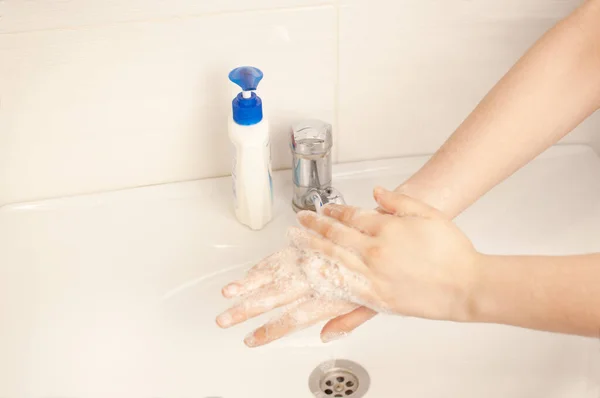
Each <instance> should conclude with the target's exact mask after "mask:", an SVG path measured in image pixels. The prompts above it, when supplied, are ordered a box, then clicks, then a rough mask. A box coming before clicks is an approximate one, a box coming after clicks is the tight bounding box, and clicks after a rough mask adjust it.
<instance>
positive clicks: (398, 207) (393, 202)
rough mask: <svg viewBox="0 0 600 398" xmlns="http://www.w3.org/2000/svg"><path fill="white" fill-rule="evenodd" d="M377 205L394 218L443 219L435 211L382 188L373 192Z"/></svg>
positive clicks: (423, 204) (416, 201) (408, 197)
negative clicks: (394, 216)
mask: <svg viewBox="0 0 600 398" xmlns="http://www.w3.org/2000/svg"><path fill="white" fill-rule="evenodd" d="M373 196H374V197H375V201H376V202H377V204H378V205H379V206H380V207H381V208H382V209H383V210H385V211H387V212H388V213H391V214H394V215H396V216H401V217H402V216H414V217H425V218H438V217H443V215H442V213H440V212H439V211H438V210H437V209H434V208H433V207H431V206H429V205H427V204H425V203H423V202H421V201H418V200H416V199H413V198H411V197H410V196H406V195H403V194H400V193H396V192H390V191H388V190H386V189H384V188H381V187H377V188H375V190H374V191H373Z"/></svg>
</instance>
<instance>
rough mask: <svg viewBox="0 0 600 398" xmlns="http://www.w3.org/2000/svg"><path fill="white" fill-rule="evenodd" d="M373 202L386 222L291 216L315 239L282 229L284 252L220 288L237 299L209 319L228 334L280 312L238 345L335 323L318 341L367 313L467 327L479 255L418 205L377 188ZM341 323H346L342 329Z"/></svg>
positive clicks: (362, 214)
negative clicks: (250, 321)
mask: <svg viewBox="0 0 600 398" xmlns="http://www.w3.org/2000/svg"><path fill="white" fill-rule="evenodd" d="M375 199H376V201H377V202H378V204H379V206H380V208H381V209H382V210H383V211H384V212H387V213H390V214H382V212H376V211H365V210H361V209H357V208H354V207H350V206H339V205H334V206H328V207H326V208H325V209H324V216H319V215H316V214H314V213H311V212H302V213H300V214H299V215H298V218H299V221H300V223H301V224H302V225H304V226H305V227H306V228H307V229H309V230H312V231H313V232H315V233H316V234H314V233H308V232H307V231H306V230H300V229H292V230H291V231H290V240H291V243H292V244H293V246H294V247H293V248H288V249H285V250H284V251H282V252H280V253H277V254H275V255H274V256H271V257H269V258H267V259H266V260H264V261H263V262H261V263H260V264H258V265H257V266H256V267H254V268H253V269H252V270H251V271H250V272H249V274H248V276H247V278H246V279H244V280H243V281H239V282H237V283H233V284H230V285H228V286H226V287H225V288H224V289H223V294H224V295H225V296H226V297H236V296H242V297H243V298H242V301H241V303H240V304H238V305H237V306H235V307H233V308H232V309H230V310H228V311H227V312H225V313H224V314H222V315H221V316H219V318H218V320H217V322H218V323H219V325H220V326H222V327H228V326H232V325H234V324H237V323H240V322H243V321H244V320H246V319H248V318H250V317H253V316H257V315H260V314H262V313H264V312H266V311H269V310H271V309H273V308H276V307H279V306H283V305H289V306H290V307H289V308H288V311H286V312H285V314H284V315H283V316H281V317H279V318H277V319H275V320H273V321H271V322H269V323H268V324H267V325H265V326H263V327H262V328H260V329H258V330H257V331H255V332H254V333H252V334H251V335H249V337H248V338H247V339H246V344H248V345H250V346H258V345H262V344H266V343H268V342H270V341H273V340H275V339H277V338H280V337H282V336H284V335H286V334H288V333H290V332H292V331H295V330H299V329H301V328H304V327H307V326H310V325H312V324H315V323H317V322H319V321H322V320H328V319H331V318H333V317H338V318H336V319H334V320H333V321H331V322H330V324H328V325H327V326H326V328H325V329H326V330H324V332H323V333H324V335H323V337H324V340H327V339H328V336H330V335H331V334H334V335H335V334H336V333H337V332H340V331H343V330H344V329H346V330H348V329H352V328H353V327H355V326H357V325H358V324H360V323H362V322H364V321H365V320H367V319H369V318H370V317H372V316H373V315H374V314H375V313H376V311H379V312H387V313H394V314H402V315H409V316H417V317H424V318H432V319H450V320H457V321H460V320H467V319H469V310H470V307H471V303H470V291H471V285H472V284H473V281H474V279H475V275H476V266H475V264H476V262H477V259H478V256H479V254H478V253H477V252H476V251H475V249H474V248H473V246H472V244H471V242H470V241H469V240H468V239H467V238H466V237H465V236H464V234H462V232H460V230H458V228H457V227H456V226H455V225H454V224H453V223H452V222H451V221H450V220H448V219H447V218H446V217H445V216H444V215H442V214H441V213H440V212H438V211H437V210H435V209H433V208H431V207H429V206H427V205H425V204H422V203H421V202H418V201H416V200H413V199H411V198H409V197H406V196H404V195H400V194H395V193H392V192H388V191H384V190H381V189H379V190H376V192H375ZM327 216H328V217H327ZM317 234H318V235H317ZM319 235H320V236H319ZM359 305H360V306H359ZM344 314H346V315H344ZM339 315H342V316H341V317H339ZM336 320H337V323H336ZM348 320H350V322H353V321H355V324H354V325H352V324H350V325H349V326H348V324H347V323H346V322H347V321H348ZM340 326H341V327H340Z"/></svg>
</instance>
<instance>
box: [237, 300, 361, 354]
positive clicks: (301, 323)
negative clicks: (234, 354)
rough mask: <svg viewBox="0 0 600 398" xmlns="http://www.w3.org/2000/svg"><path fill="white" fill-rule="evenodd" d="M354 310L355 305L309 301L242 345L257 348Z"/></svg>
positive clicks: (276, 319) (255, 332) (274, 321)
mask: <svg viewBox="0 0 600 398" xmlns="http://www.w3.org/2000/svg"><path fill="white" fill-rule="evenodd" d="M355 308H356V304H352V303H347V302H342V301H323V300H319V299H311V300H309V301H305V302H302V303H300V304H298V305H297V306H295V307H293V308H291V309H290V310H289V311H286V312H285V313H284V314H283V315H281V316H280V317H278V318H275V319H272V320H271V321H269V322H268V323H267V324H265V325H263V326H261V327H260V328H258V329H256V330H255V331H254V332H252V333H250V334H249V335H248V336H247V337H246V338H245V339H244V343H246V345H247V346H248V347H259V346H261V345H265V344H268V343H270V342H272V341H275V340H278V339H280V338H282V337H284V336H286V335H288V334H290V333H293V332H296V331H298V330H302V329H306V328H307V327H309V326H312V325H314V324H316V323H318V322H321V321H324V320H327V319H331V318H332V317H334V316H336V315H339V314H345V313H348V312H350V311H352V310H354V309H355Z"/></svg>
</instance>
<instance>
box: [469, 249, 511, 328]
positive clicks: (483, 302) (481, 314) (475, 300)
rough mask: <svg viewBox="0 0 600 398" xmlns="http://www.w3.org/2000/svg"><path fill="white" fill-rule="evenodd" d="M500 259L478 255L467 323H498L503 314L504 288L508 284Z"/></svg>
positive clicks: (470, 292)
mask: <svg viewBox="0 0 600 398" xmlns="http://www.w3.org/2000/svg"><path fill="white" fill-rule="evenodd" d="M499 259H500V256H494V255H487V254H482V253H477V260H476V261H475V267H474V270H473V278H472V279H471V286H470V289H469V294H468V304H467V311H466V319H465V322H474V323H496V322H498V319H499V318H500V313H501V312H502V309H501V304H502V301H503V299H502V297H501V296H502V288H503V286H505V283H506V280H505V277H504V276H503V275H501V273H502V270H503V267H502V266H501V265H500V264H499Z"/></svg>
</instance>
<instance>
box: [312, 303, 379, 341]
mask: <svg viewBox="0 0 600 398" xmlns="http://www.w3.org/2000/svg"><path fill="white" fill-rule="evenodd" d="M375 315H377V311H373V310H372V309H370V308H367V307H358V308H357V309H355V310H354V311H352V312H350V313H348V314H344V315H340V316H338V317H336V318H333V319H332V320H330V321H329V322H327V324H325V326H323V329H322V330H321V340H322V341H323V342H324V343H328V342H330V341H333V340H336V339H338V338H340V337H343V336H346V335H348V334H349V333H351V332H352V331H354V329H356V328H357V327H359V326H360V325H362V324H363V323H365V322H367V321H368V320H370V319H372V318H373V317H374V316H375Z"/></svg>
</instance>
